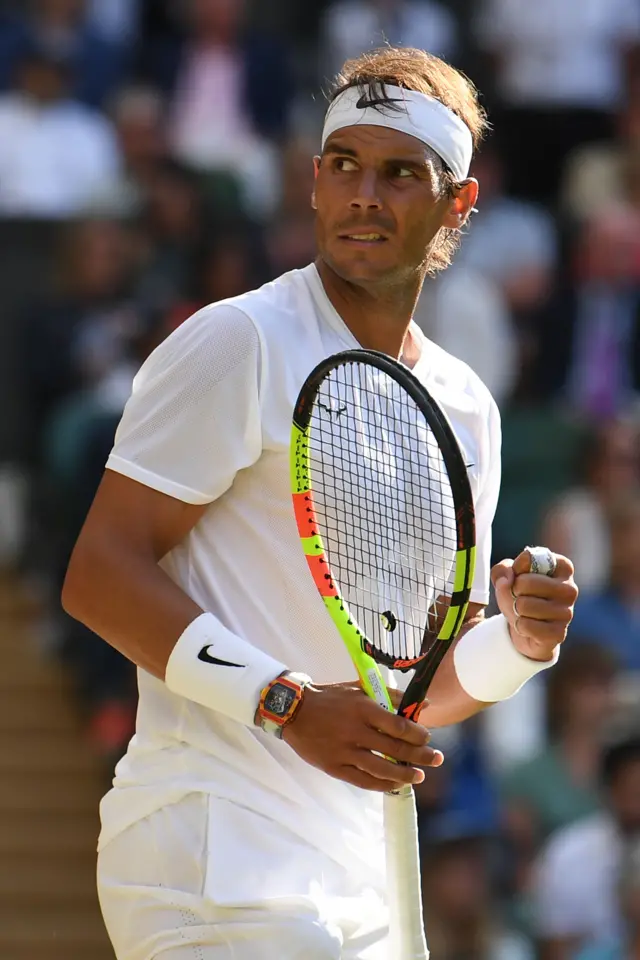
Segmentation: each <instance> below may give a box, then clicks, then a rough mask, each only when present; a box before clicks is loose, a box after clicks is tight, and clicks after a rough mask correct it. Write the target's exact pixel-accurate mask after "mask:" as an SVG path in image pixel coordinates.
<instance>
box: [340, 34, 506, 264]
mask: <svg viewBox="0 0 640 960" xmlns="http://www.w3.org/2000/svg"><path fill="white" fill-rule="evenodd" d="M386 84H389V85H392V86H396V87H404V88H405V89H406V90H415V91H417V92H418V93H425V94H427V96H430V97H433V98H434V99H435V100H439V101H440V103H442V104H444V106H445V107H448V108H449V109H450V110H451V111H453V113H455V114H456V115H457V116H458V117H460V119H461V120H463V121H464V123H466V125H467V126H468V127H469V130H470V131H471V136H472V137H473V146H474V148H476V149H477V147H478V146H479V144H480V142H481V140H482V138H483V136H484V134H485V132H486V130H487V128H488V125H489V124H488V121H487V115H486V113H485V110H484V108H483V107H482V106H481V104H480V101H479V98H478V91H477V90H476V88H475V86H474V85H473V83H472V82H471V81H470V80H469V79H468V78H467V77H466V76H465V75H464V74H463V73H461V72H460V71H459V70H456V69H455V68H454V67H451V66H450V65H449V64H448V63H445V62H444V60H440V59H439V58H438V57H434V56H433V55H432V54H430V53H426V51H424V50H418V49H416V48H414V47H391V46H388V47H380V48H379V49H377V50H373V51H371V52H370V53H363V54H362V55H361V56H359V57H357V58H356V59H354V60H348V61H347V62H346V63H345V65H344V67H343V68H342V70H341V71H340V73H339V74H338V76H337V77H336V79H335V82H334V86H333V89H332V90H331V92H330V100H331V102H333V100H335V98H336V97H337V96H338V95H339V94H340V93H342V92H343V91H344V90H348V89H349V88H350V87H357V88H358V89H359V90H360V91H361V92H362V93H365V92H366V91H367V90H368V89H370V90H371V91H372V93H373V94H374V96H375V98H376V99H381V100H384V99H385V98H386V97H387V91H386ZM391 106H393V104H391ZM432 153H433V156H434V158H435V157H437V154H436V153H435V151H432ZM437 163H438V165H439V168H440V172H441V181H442V190H443V192H446V193H447V194H448V195H449V196H452V195H453V192H454V189H455V187H456V180H455V178H454V176H453V174H452V173H451V171H450V170H449V168H448V167H447V165H446V164H445V162H444V161H443V160H442V159H441V158H440V157H437ZM459 244H460V232H459V231H458V230H450V229H447V228H445V227H443V228H442V229H441V230H440V232H439V233H438V234H437V235H436V237H435V238H434V241H433V244H432V247H431V250H430V251H429V257H428V264H427V272H428V273H429V274H431V275H434V274H436V273H438V272H439V271H440V270H444V269H446V268H447V267H448V266H449V264H450V263H451V260H452V259H453V255H454V253H455V251H456V250H457V248H458V246H459Z"/></svg>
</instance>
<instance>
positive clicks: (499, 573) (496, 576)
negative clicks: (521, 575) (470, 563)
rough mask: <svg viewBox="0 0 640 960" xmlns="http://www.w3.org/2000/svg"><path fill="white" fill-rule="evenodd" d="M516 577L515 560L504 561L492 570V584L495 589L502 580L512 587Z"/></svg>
mask: <svg viewBox="0 0 640 960" xmlns="http://www.w3.org/2000/svg"><path fill="white" fill-rule="evenodd" d="M527 569H528V568H527ZM515 576H516V575H515V573H514V570H513V560H502V561H501V562H500V563H496V564H495V566H493V567H492V568H491V582H492V584H493V586H494V589H497V588H498V584H499V583H500V581H501V580H505V581H506V583H507V586H511V584H512V583H513V581H514V580H515Z"/></svg>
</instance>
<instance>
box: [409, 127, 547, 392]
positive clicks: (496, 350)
mask: <svg viewBox="0 0 640 960" xmlns="http://www.w3.org/2000/svg"><path fill="white" fill-rule="evenodd" d="M472 174H473V176H475V177H476V178H477V179H478V180H479V181H480V184H481V193H480V201H479V207H480V209H479V211H478V212H477V213H476V214H475V215H474V219H473V224H472V227H471V229H470V230H469V231H468V232H467V233H465V235H464V237H463V239H462V245H461V249H460V252H459V254H458V257H457V260H456V264H455V266H454V268H453V270H452V271H451V273H450V274H449V273H447V274H446V275H445V276H443V277H441V278H439V279H438V281H437V283H436V284H435V285H434V286H433V287H432V288H428V287H427V288H426V290H425V291H424V292H423V297H422V301H421V305H420V308H419V317H418V322H419V323H420V324H421V326H423V329H425V332H427V335H428V336H431V338H432V339H433V340H435V341H436V343H438V344H439V345H440V346H442V347H444V348H445V349H446V350H449V351H450V352H451V353H453V354H454V356H457V357H459V359H461V360H464V361H465V362H466V363H468V364H469V365H470V366H471V367H472V369H473V370H475V372H476V373H477V374H478V375H479V376H480V378H481V379H482V380H483V381H484V383H485V384H486V385H487V386H488V387H489V389H490V390H491V391H492V393H493V395H494V396H495V398H496V401H497V402H498V404H499V405H500V406H502V407H504V406H505V405H506V404H507V403H508V401H509V400H510V399H511V398H512V396H513V394H514V392H515V391H516V388H518V387H519V386H520V385H521V384H522V383H523V379H524V377H525V376H526V371H528V368H529V365H530V354H531V349H532V348H531V337H532V331H531V328H532V327H535V324H536V319H537V315H538V312H539V311H540V310H541V309H543V307H544V305H545V304H546V302H547V300H548V298H549V296H550V292H551V290H552V285H553V276H554V272H555V267H556V259H557V253H558V251H557V247H558V244H557V237H556V229H555V225H554V222H553V219H552V218H551V216H550V215H549V213H547V212H546V211H545V210H544V209H542V208H541V207H537V206H535V205H534V204H531V203H527V202H525V201H523V200H514V199H511V198H508V197H506V196H505V193H504V178H503V166H502V161H501V159H500V155H499V152H498V149H497V147H496V145H495V144H492V143H489V144H486V145H485V146H484V147H483V149H482V150H481V152H480V153H479V154H478V156H477V157H476V159H475V161H474V169H473V170H472ZM420 317H423V318H424V319H423V320H421V319H420Z"/></svg>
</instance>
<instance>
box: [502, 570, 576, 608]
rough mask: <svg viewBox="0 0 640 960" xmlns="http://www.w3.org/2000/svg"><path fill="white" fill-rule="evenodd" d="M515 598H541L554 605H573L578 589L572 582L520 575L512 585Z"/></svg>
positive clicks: (536, 575)
mask: <svg viewBox="0 0 640 960" xmlns="http://www.w3.org/2000/svg"><path fill="white" fill-rule="evenodd" d="M513 593H514V594H515V595H516V597H541V598H543V599H545V600H554V601H556V603H568V604H572V603H575V601H576V598H577V596H578V588H577V587H576V585H575V583H574V582H573V581H572V580H557V579H556V578H555V577H544V576H542V575H541V574H539V573H522V574H520V576H519V577H518V578H517V579H516V581H515V583H514V584H513Z"/></svg>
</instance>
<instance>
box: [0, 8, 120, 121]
mask: <svg viewBox="0 0 640 960" xmlns="http://www.w3.org/2000/svg"><path fill="white" fill-rule="evenodd" d="M23 6H24V8H26V9H23V10H22V11H21V12H20V14H19V15H15V16H7V17H5V18H4V20H2V21H0V89H5V90H6V89H7V88H8V87H9V86H10V84H11V80H12V77H13V74H14V71H15V68H16V65H17V63H18V62H19V60H20V59H21V57H22V56H23V55H24V51H25V49H27V48H28V47H29V46H30V45H33V44H38V45H40V46H44V47H47V48H48V49H50V50H51V51H52V52H53V53H54V54H55V55H57V56H58V57H60V58H64V59H65V60H66V61H67V62H68V63H69V65H70V70H71V77H72V83H71V86H72V92H73V94H74V96H75V98H76V99H77V100H79V101H81V102H82V103H85V104H87V105H88V106H90V107H102V106H104V104H105V103H106V100H107V98H108V97H109V96H111V94H113V93H114V92H115V90H116V89H117V87H118V85H119V84H120V83H121V82H122V81H123V79H124V76H125V71H126V69H127V59H126V56H125V53H124V51H123V49H122V48H121V47H120V46H119V45H118V44H116V43H113V42H111V41H110V40H109V39H107V38H105V36H103V35H101V34H100V32H99V31H98V30H96V29H95V28H94V27H93V26H92V25H91V23H90V22H89V20H88V17H87V15H86V14H87V12H86V0H30V2H29V3H25V4H24V5H23Z"/></svg>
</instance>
